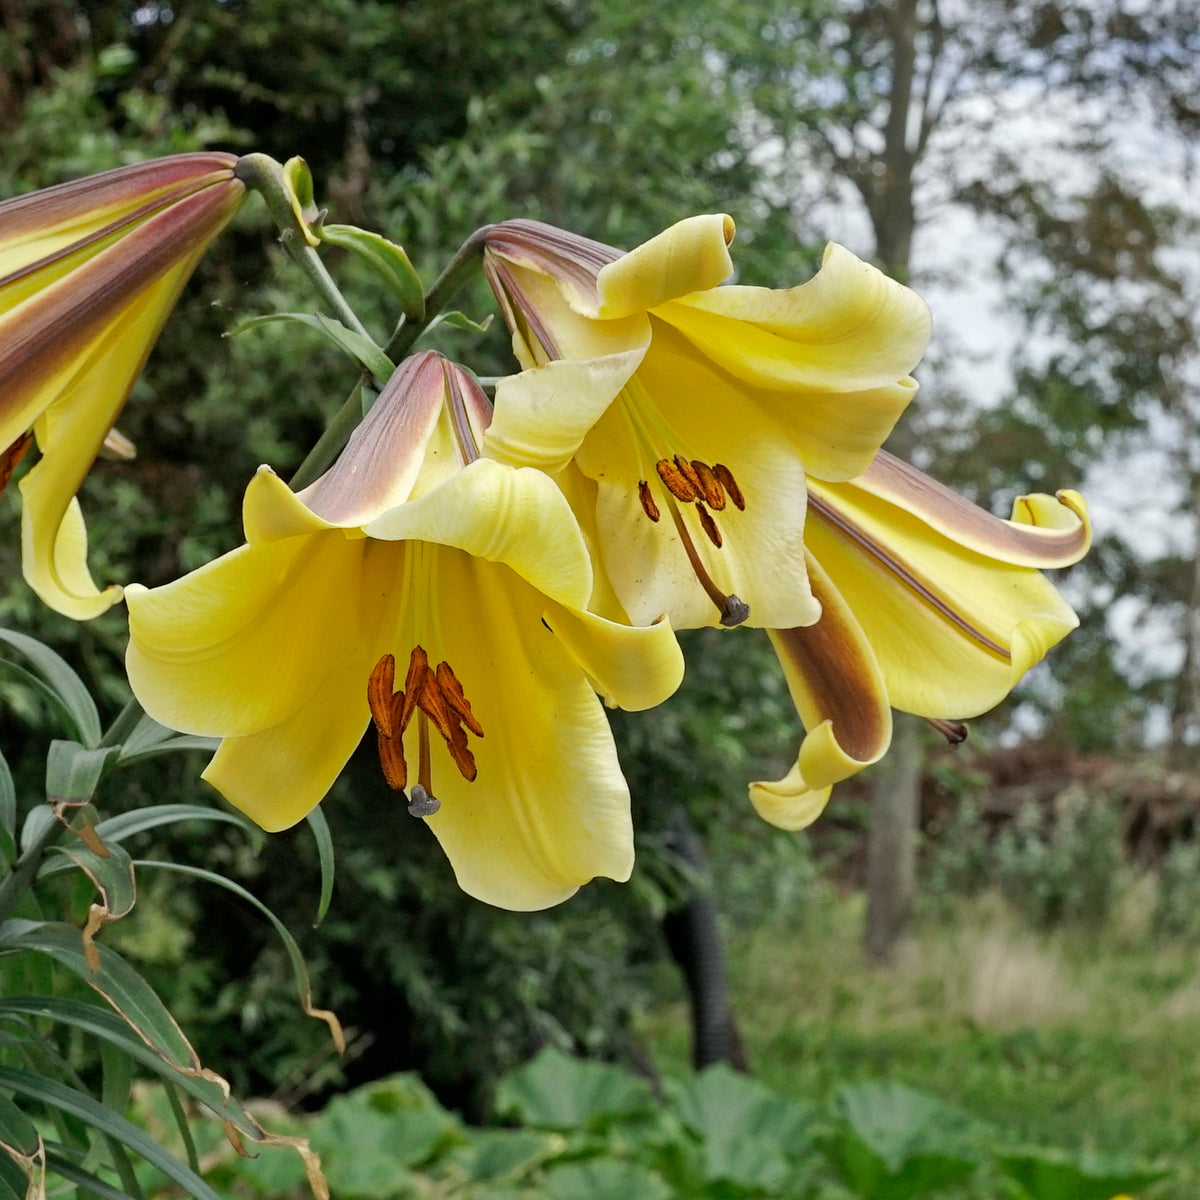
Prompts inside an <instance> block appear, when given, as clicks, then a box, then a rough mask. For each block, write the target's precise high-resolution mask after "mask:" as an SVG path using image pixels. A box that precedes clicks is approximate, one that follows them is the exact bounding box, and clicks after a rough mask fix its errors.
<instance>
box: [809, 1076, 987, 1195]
mask: <svg viewBox="0 0 1200 1200" xmlns="http://www.w3.org/2000/svg"><path fill="white" fill-rule="evenodd" d="M838 1099H839V1106H840V1109H841V1115H842V1118H843V1119H842V1121H841V1122H839V1124H838V1127H837V1129H836V1130H835V1131H834V1133H833V1135H832V1136H831V1137H830V1138H829V1139H828V1140H827V1143H826V1146H825V1149H826V1150H827V1151H828V1153H829V1155H830V1158H831V1159H832V1160H833V1162H834V1165H835V1166H836V1167H837V1168H838V1169H839V1171H840V1172H841V1173H842V1175H843V1177H844V1178H845V1179H846V1181H847V1182H848V1183H849V1184H850V1186H851V1187H853V1188H854V1189H855V1190H856V1191H857V1192H859V1194H860V1195H863V1196H870V1197H871V1198H872V1200H911V1198H912V1197H916V1196H923V1195H926V1194H927V1193H930V1192H933V1191H937V1190H938V1189H940V1188H945V1187H949V1186H950V1185H951V1184H954V1183H957V1182H959V1181H960V1180H963V1179H966V1178H967V1177H968V1176H969V1175H971V1174H972V1173H973V1172H974V1170H975V1168H976V1166H977V1165H978V1160H977V1157H976V1155H975V1153H974V1151H973V1149H972V1147H971V1139H970V1134H971V1129H972V1122H971V1120H970V1118H969V1117H967V1116H966V1115H965V1114H964V1113H962V1112H960V1111H959V1110H957V1109H954V1108H951V1107H950V1106H948V1105H945V1104H943V1103H942V1102H941V1101H939V1100H937V1099H935V1098H934V1097H932V1096H928V1095H925V1094H924V1093H922V1092H917V1091H914V1090H912V1089H911V1088H907V1087H904V1086H903V1085H902V1084H898V1083H865V1084H857V1085H847V1086H845V1087H843V1088H842V1089H841V1090H840V1092H839V1095H838Z"/></svg>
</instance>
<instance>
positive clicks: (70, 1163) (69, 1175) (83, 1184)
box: [46, 1146, 133, 1200]
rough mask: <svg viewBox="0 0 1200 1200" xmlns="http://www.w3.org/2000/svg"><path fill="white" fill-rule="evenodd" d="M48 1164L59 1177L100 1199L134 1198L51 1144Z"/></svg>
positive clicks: (48, 1151) (120, 1199)
mask: <svg viewBox="0 0 1200 1200" xmlns="http://www.w3.org/2000/svg"><path fill="white" fill-rule="evenodd" d="M46 1166H47V1168H48V1169H49V1170H51V1171H53V1172H54V1174H55V1175H57V1176H59V1178H61V1179H65V1180H66V1181H67V1182H68V1183H73V1184H74V1185H75V1186H76V1187H77V1188H82V1189H83V1190H85V1191H87V1192H92V1193H94V1194H95V1195H96V1196H98V1197H100V1200H133V1197H132V1196H130V1194H129V1193H128V1192H123V1191H121V1189H120V1188H115V1187H112V1186H111V1185H110V1184H107V1183H105V1182H104V1180H103V1179H101V1178H99V1176H96V1175H93V1174H92V1173H91V1172H90V1171H85V1170H84V1169H83V1168H82V1167H80V1166H79V1165H78V1164H77V1163H76V1162H75V1160H74V1159H72V1158H70V1157H68V1155H66V1154H64V1153H61V1152H60V1151H58V1150H52V1149H51V1148H50V1147H49V1146H47V1147H46Z"/></svg>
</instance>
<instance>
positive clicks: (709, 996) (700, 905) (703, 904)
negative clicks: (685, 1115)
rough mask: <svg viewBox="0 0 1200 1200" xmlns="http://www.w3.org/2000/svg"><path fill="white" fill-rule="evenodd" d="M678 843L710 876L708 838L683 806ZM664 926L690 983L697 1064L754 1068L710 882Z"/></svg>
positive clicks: (676, 834)
mask: <svg viewBox="0 0 1200 1200" xmlns="http://www.w3.org/2000/svg"><path fill="white" fill-rule="evenodd" d="M672 843H673V849H674V850H675V852H676V853H677V854H678V855H679V856H680V858H682V859H683V860H684V862H686V863H687V864H688V866H690V867H691V868H692V869H693V870H694V871H695V872H696V873H697V874H698V875H700V876H702V877H704V878H705V879H707V876H708V858H707V856H706V854H705V852H704V842H703V841H702V840H701V838H700V835H699V834H698V833H697V832H696V827H695V826H694V825H693V824H692V822H691V820H690V819H689V817H688V815H687V813H686V812H685V811H684V810H683V809H682V808H681V809H680V810H679V812H678V815H677V816H676V819H675V827H674V829H673V831H672ZM662 929H663V935H664V936H665V937H666V939H667V946H668V948H669V949H670V951H671V957H672V958H674V960H675V962H676V965H677V966H678V967H679V969H680V970H681V971H682V972H683V977H684V981H685V982H686V984H687V991H688V1000H689V1003H690V1005H691V1010H692V1065H693V1066H694V1067H695V1068H696V1070H697V1071H701V1070H703V1069H704V1068H705V1067H708V1066H711V1065H712V1064H713V1063H718V1062H723V1063H728V1064H729V1065H730V1066H731V1067H734V1068H736V1069H737V1070H739V1071H748V1070H749V1069H750V1068H749V1064H748V1062H747V1060H746V1051H745V1047H744V1046H743V1045H742V1038H741V1034H740V1033H739V1032H738V1028H737V1022H736V1021H735V1020H734V1016H733V1005H732V1003H731V1002H730V999H729V975H728V972H727V970H726V967H725V950H724V947H723V945H722V943H721V929H720V925H719V924H718V920H717V905H716V901H715V900H714V899H713V894H712V889H711V887H710V886H709V885H708V884H707V883H705V884H704V885H703V887H702V888H698V889H697V890H696V891H695V892H694V893H693V894H692V896H691V898H690V899H689V900H688V901H687V903H685V904H684V905H683V906H682V907H681V908H677V909H675V911H674V912H669V913H667V915H666V916H665V917H663V922H662Z"/></svg>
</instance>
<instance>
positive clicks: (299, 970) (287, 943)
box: [134, 858, 346, 1054]
mask: <svg viewBox="0 0 1200 1200" xmlns="http://www.w3.org/2000/svg"><path fill="white" fill-rule="evenodd" d="M134 866H135V867H158V868H159V869H160V870H164V871H174V872H176V873H177V874H180V875H190V876H192V878H194V879H203V880H206V881H207V882H208V883H215V884H216V885H217V886H218V887H223V888H225V889H226V891H230V892H232V893H233V894H234V895H235V896H240V897H241V898H242V899H243V900H245V901H246V903H247V904H250V905H253V907H254V908H256V909H258V911H259V912H260V913H262V914H263V916H264V917H266V918H267V920H268V921H270V922H271V924H272V925H273V926H274V927H275V932H276V933H277V934H278V935H279V939H280V941H282V942H283V948H284V949H285V950H286V951H287V955H288V958H289V959H290V960H291V964H292V974H293V975H294V976H295V979H296V989H297V991H298V992H299V993H300V1006H301V1007H302V1008H303V1009H304V1011H305V1012H306V1013H307V1014H308V1015H309V1016H310V1017H316V1018H317V1020H319V1021H324V1022H325V1024H326V1025H328V1026H329V1032H330V1035H331V1036H332V1038H333V1044H334V1045H335V1046H336V1047H337V1051H338V1053H339V1054H341V1053H342V1052H343V1051H344V1050H345V1049H346V1035H345V1034H344V1033H343V1032H342V1026H341V1023H340V1022H339V1021H338V1019H337V1017H336V1016H335V1015H334V1014H333V1013H331V1012H330V1011H329V1010H328V1009H325V1008H316V1007H315V1006H314V1005H313V1002H312V983H311V981H310V979H309V976H308V967H307V966H306V965H305V962H304V956H303V955H302V954H301V953H300V947H299V946H297V945H296V939H295V938H294V937H292V935H291V934H290V933H289V932H288V928H287V926H286V925H285V924H284V923H283V922H282V921H281V920H280V919H279V918H278V917H277V916H276V915H275V914H274V913H273V912H272V911H271V910H270V909H269V908H268V907H267V906H266V905H265V904H264V903H263V902H262V901H261V900H260V899H259V898H258V897H257V896H255V895H253V893H251V892H248V891H246V889H245V888H244V887H242V886H241V885H240V884H237V883H234V882H233V880H232V879H226V878H225V876H224V875H218V874H217V873H216V872H215V871H206V870H205V869H204V868H203V867H193V866H188V865H187V864H185V863H175V862H160V861H158V860H156V859H145V858H143V859H138V860H137V861H136V862H135V863H134Z"/></svg>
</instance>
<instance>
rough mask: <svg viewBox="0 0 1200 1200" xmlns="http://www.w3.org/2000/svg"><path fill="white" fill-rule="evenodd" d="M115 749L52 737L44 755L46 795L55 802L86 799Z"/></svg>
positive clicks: (93, 789) (89, 797) (116, 751)
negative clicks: (46, 753)
mask: <svg viewBox="0 0 1200 1200" xmlns="http://www.w3.org/2000/svg"><path fill="white" fill-rule="evenodd" d="M118 753H119V750H118V748H117V747H116V746H103V747H99V748H97V749H90V750H89V749H88V748H86V747H84V746H81V745H80V744H79V743H78V742H67V741H62V740H61V739H58V738H56V739H55V740H54V741H52V742H51V743H50V753H49V755H48V756H47V758H46V797H47V799H49V800H51V801H54V802H57V801H60V800H65V801H67V802H68V803H78V802H80V801H84V800H90V799H91V798H92V796H93V795H94V794H95V791H96V785H97V784H98V783H99V782H100V776H101V775H102V774H103V773H104V768H105V767H106V766H107V765H108V763H109V762H110V761H111V760H112V759H114V758H115V757H116V756H117V754H118Z"/></svg>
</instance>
